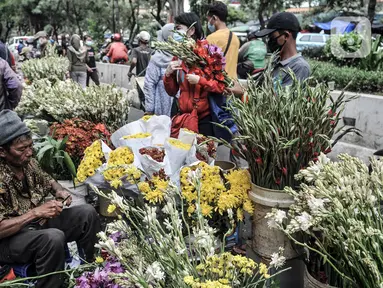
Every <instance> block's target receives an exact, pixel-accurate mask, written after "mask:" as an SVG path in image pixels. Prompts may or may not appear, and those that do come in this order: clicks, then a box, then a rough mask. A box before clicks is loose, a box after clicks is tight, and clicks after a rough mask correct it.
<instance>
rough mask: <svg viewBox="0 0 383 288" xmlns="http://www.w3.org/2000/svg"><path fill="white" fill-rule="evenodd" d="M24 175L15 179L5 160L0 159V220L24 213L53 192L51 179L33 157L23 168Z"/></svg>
mask: <svg viewBox="0 0 383 288" xmlns="http://www.w3.org/2000/svg"><path fill="white" fill-rule="evenodd" d="M24 175H25V178H24V180H19V179H17V177H16V175H15V174H14V173H13V172H12V170H11V169H10V168H9V166H8V165H7V164H6V163H5V161H4V160H3V159H0V221H2V220H4V219H8V218H12V217H17V216H20V215H23V214H25V213H26V212H28V211H29V210H31V209H32V208H35V207H37V206H39V205H40V204H42V203H43V202H44V199H45V197H46V196H48V194H49V193H53V189H52V184H51V181H52V180H53V179H52V178H51V177H50V176H49V175H48V174H47V173H45V172H44V171H43V170H42V169H41V168H40V166H39V164H38V162H37V161H36V160H35V159H32V160H31V161H30V163H29V164H28V166H27V167H25V168H24Z"/></svg>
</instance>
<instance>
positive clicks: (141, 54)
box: [129, 31, 152, 78]
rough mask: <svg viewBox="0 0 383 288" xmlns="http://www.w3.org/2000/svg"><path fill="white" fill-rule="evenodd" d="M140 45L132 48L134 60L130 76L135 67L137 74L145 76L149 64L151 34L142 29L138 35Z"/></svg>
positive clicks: (131, 64)
mask: <svg viewBox="0 0 383 288" xmlns="http://www.w3.org/2000/svg"><path fill="white" fill-rule="evenodd" d="M138 42H139V46H138V47H137V48H134V49H133V50H132V55H131V58H132V61H131V63H130V69H129V78H130V77H132V75H133V73H132V72H133V69H134V68H136V75H137V76H145V70H146V67H148V65H149V61H150V56H151V55H152V49H151V48H150V47H149V42H150V34H149V33H148V32H146V31H142V32H141V33H140V34H139V35H138Z"/></svg>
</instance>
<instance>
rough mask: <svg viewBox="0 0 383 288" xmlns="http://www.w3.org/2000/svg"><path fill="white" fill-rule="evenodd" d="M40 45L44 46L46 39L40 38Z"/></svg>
mask: <svg viewBox="0 0 383 288" xmlns="http://www.w3.org/2000/svg"><path fill="white" fill-rule="evenodd" d="M39 42H40V45H45V44H47V42H48V39H47V38H46V37H41V38H40V39H39Z"/></svg>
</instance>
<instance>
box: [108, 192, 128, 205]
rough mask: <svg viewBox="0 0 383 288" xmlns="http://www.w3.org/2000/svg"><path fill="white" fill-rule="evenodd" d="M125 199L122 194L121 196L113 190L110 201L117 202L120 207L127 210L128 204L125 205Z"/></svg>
mask: <svg viewBox="0 0 383 288" xmlns="http://www.w3.org/2000/svg"><path fill="white" fill-rule="evenodd" d="M123 200H124V199H123V198H122V197H121V196H119V195H118V194H117V193H116V192H114V191H112V193H111V197H110V202H111V203H112V204H115V205H116V206H118V207H119V208H121V209H125V210H126V209H127V205H124V202H123Z"/></svg>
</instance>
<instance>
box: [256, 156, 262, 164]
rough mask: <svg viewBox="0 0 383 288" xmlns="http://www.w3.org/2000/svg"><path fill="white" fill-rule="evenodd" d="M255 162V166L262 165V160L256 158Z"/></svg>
mask: <svg viewBox="0 0 383 288" xmlns="http://www.w3.org/2000/svg"><path fill="white" fill-rule="evenodd" d="M255 162H257V164H258V165H262V163H263V161H262V158H260V157H259V158H257V159H256V160H255Z"/></svg>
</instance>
